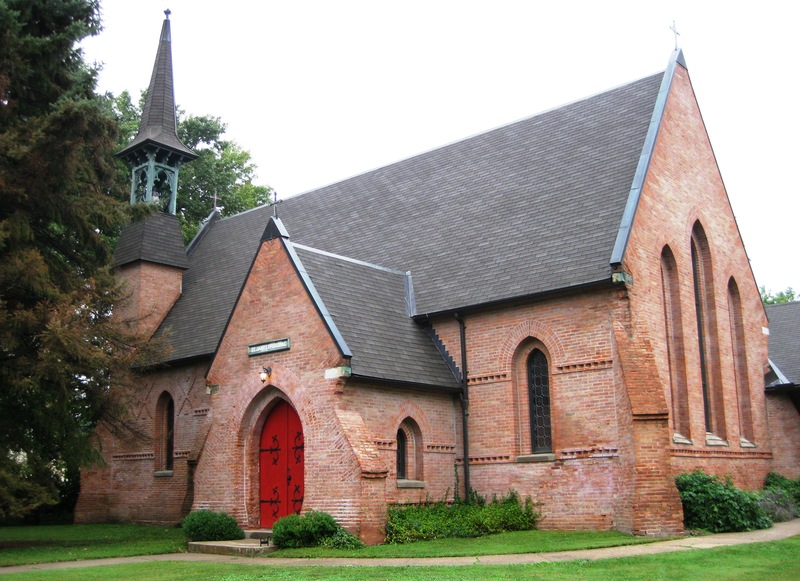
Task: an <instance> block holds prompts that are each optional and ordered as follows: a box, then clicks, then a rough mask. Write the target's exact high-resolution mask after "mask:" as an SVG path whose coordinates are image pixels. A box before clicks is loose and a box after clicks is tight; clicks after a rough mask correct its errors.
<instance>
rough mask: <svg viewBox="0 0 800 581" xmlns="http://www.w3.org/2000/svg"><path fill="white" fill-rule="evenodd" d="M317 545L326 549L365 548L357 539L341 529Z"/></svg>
mask: <svg viewBox="0 0 800 581" xmlns="http://www.w3.org/2000/svg"><path fill="white" fill-rule="evenodd" d="M319 545H320V546H321V547H326V548H328V549H363V548H364V547H365V545H364V543H362V542H361V540H360V539H359V538H358V537H356V536H355V535H351V534H350V533H348V532H347V531H346V530H344V529H343V528H341V527H340V528H339V530H337V531H336V532H335V533H333V535H332V536H330V537H325V538H324V539H322V541H320V543H319Z"/></svg>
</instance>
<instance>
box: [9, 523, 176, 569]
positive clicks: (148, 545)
mask: <svg viewBox="0 0 800 581" xmlns="http://www.w3.org/2000/svg"><path fill="white" fill-rule="evenodd" d="M185 550H186V540H185V538H184V535H183V531H182V530H181V529H178V528H175V527H154V526H141V525H60V526H32V527H2V528H0V567H7V566H9V565H24V564H32V563H52V562H55V561H78V560H83V559H103V558H106V557H131V556H134V555H157V554H162V553H181V552H184V551H185Z"/></svg>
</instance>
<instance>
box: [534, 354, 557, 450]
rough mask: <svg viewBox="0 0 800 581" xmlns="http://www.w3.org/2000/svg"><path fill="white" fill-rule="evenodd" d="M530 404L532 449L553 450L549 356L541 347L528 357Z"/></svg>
mask: <svg viewBox="0 0 800 581" xmlns="http://www.w3.org/2000/svg"><path fill="white" fill-rule="evenodd" d="M528 405H529V406H530V422H531V448H532V450H531V451H532V452H533V453H534V454H545V453H548V452H552V451H553V440H552V434H551V429H550V371H549V368H548V364H547V357H545V354H544V353H542V352H541V351H540V350H539V349H534V350H533V351H532V352H531V354H530V356H529V357H528Z"/></svg>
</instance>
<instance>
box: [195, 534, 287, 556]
mask: <svg viewBox="0 0 800 581" xmlns="http://www.w3.org/2000/svg"><path fill="white" fill-rule="evenodd" d="M188 551H189V552H190V553H206V554H211V555H228V556H233V557H261V556H263V555H266V554H267V553H271V552H273V551H277V549H276V548H275V547H274V546H272V545H270V544H268V543H266V544H263V543H262V542H261V539H259V538H250V539H242V540H239V541H202V542H201V541H196V542H191V543H189V546H188Z"/></svg>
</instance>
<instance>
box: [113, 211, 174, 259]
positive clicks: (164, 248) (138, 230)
mask: <svg viewBox="0 0 800 581" xmlns="http://www.w3.org/2000/svg"><path fill="white" fill-rule="evenodd" d="M136 260H146V261H148V262H155V263H157V264H166V265H168V266H177V267H178V268H188V267H189V260H188V258H187V257H186V250H185V249H184V247H183V235H182V234H181V226H180V223H179V222H178V217H177V216H172V215H170V214H162V213H158V214H153V215H152V216H149V217H148V218H147V219H146V220H142V221H140V222H133V223H131V224H128V225H127V226H125V228H123V229H122V232H120V235H119V240H118V242H117V247H116V248H115V249H114V262H113V263H112V266H114V267H117V266H122V265H124V264H128V263H129V262H134V261H136Z"/></svg>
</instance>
